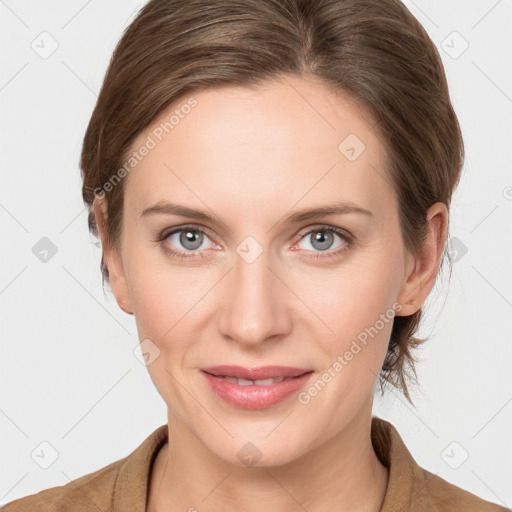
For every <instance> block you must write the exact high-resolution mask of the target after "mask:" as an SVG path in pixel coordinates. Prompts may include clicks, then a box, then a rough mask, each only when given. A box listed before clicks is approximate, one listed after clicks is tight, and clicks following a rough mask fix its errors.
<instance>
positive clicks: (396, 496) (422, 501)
mask: <svg viewBox="0 0 512 512" xmlns="http://www.w3.org/2000/svg"><path fill="white" fill-rule="evenodd" d="M371 436H372V444H373V447H374V450H375V453H376V454H377V456H378V458H379V459H380V461H381V462H382V463H383V464H384V465H385V466H387V467H388V469H389V479H388V488H387V490H386V495H385V496H384V502H383V506H382V510H381V512H426V511H428V512H473V511H475V512H477V511H478V512H510V510H509V509H507V508H505V507H502V506H500V505H498V504H496V503H492V502H490V501H486V500H484V499H482V498H479V497H478V496H476V495H475V494H472V493H470V492H469V491H466V490H464V489H462V488H461V487H457V486H456V485H454V484H452V483H450V482H448V481H446V480H444V479H443V478H441V477H439V476H438V475H437V474H433V473H432V472H430V471H428V470H426V469H425V468H423V467H421V466H420V465H419V464H418V463H417V462H416V460H415V459H414V458H413V456H412V454H411V452H410V451H409V450H408V448H407V446H406V444H405V443H404V441H403V439H402V438H401V437H400V434H399V432H398V430H397V429H396V428H395V427H394V426H393V425H392V424H391V423H390V422H388V421H386V420H384V419H382V418H379V417H377V416H375V417H373V418H372V430H371Z"/></svg>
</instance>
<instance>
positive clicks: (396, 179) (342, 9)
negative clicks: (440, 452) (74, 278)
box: [80, 0, 464, 405]
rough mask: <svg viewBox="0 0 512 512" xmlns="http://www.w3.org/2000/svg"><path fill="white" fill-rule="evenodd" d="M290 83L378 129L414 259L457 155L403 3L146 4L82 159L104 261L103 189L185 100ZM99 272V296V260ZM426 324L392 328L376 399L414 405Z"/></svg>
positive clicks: (113, 70)
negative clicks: (325, 91) (97, 206)
mask: <svg viewBox="0 0 512 512" xmlns="http://www.w3.org/2000/svg"><path fill="white" fill-rule="evenodd" d="M286 75H294V76H298V77H313V78H314V79H316V80H318V81H319V82H320V83H322V84H325V85H327V86H328V87H329V88H330V89H331V90H333V91H337V92H339V93H341V94H343V95H344V97H346V98H350V99H351V100H353V101H355V102H356V104H357V105H358V106H359V107H360V108H361V109H362V111H364V112H365V114H367V115H368V116H369V119H371V120H372V122H374V123H375V125H376V126H377V133H378V136H379V138H380V139H381V140H382V141H383V144H384V147H385V150H386V151H385V153H386V166H385V167H386V172H387V174H388V176H389V177H390V181H391V183H392V185H393V188H394V190H395V191H396V194H397V197H398V203H399V218H400V229H401V233H402V237H403V240H404V245H405V247H406V249H407V250H409V251H410V252H412V253H413V254H417V252H418V250H419V249H420V248H421V247H422V245H423V244H424V242H425V239H426V235H427V233H428V222H427V219H426V213H427V210H428V208H429V207H430V206H431V205H432V204H434V203H436V202H438V201H440V202H443V203H444V204H445V205H446V206H447V208H448V209H449V206H450V201H451V197H452V193H453V191H454V189H455V187H456V186H457V184H458V182H459V179H460V173H461V168H462V165H463V160H464V146H463V140H462V135H461V130H460V127H459V123H458V120H457V117H456V115H455V112H454V109H453V107H452V104H451V101H450V97H449V92H448V85H447V80H446V76H445V73H444V69H443V64H442V61H441V58H440V56H439V53H438V51H437V49H436V47H435V45H434V43H433V42H432V41H431V39H430V38H429V36H428V34H427V32H426V31H425V30H424V28H423V27H422V26H421V24H420V23H419V22H418V21H417V20H416V18H415V17H414V16H413V15H412V14H411V13H410V12H409V11H408V10H407V8H406V7H405V6H404V5H403V4H402V3H401V2H400V1H399V0H215V2H211V1H210V0H151V1H149V2H148V3H147V4H146V5H145V6H143V8H142V9H141V10H140V11H139V12H138V14H137V16H136V18H135V19H134V21H133V22H132V23H131V24H130V25H129V26H128V27H127V28H126V30H125V31H124V32H123V34H122V37H121V39H120V40H119V42H118V44H117V46H116V48H115V50H114V53H113V55H112V58H111V60H110V63H109V66H108V69H107V72H106V75H105V78H104V81H103V84H102V88H101V91H100V94H99V96H98V100H97V103H96V106H95V108H94V111H93V113H92V116H91V119H90V122H89V125H88V127H87V131H86V133H85V137H84V141H83V147H82V154H81V160H80V167H81V171H82V178H83V187H82V195H83V199H84V202H85V204H86V206H87V207H88V210H89V216H88V223H89V230H90V231H91V233H92V234H94V235H95V236H96V237H98V231H97V226H96V223H95V218H94V214H93V211H92V203H93V201H94V198H95V195H96V192H97V191H98V190H101V191H102V195H103V196H104V197H105V198H106V203H107V220H106V225H105V231H106V239H105V240H104V241H103V245H104V249H105V248H107V247H108V248H117V249H119V241H120V234H121V228H122V216H123V190H124V182H125V180H119V178H118V183H116V185H115V186H113V187H106V186H105V188H104V189H103V188H102V187H103V186H104V184H106V183H108V182H109V181H110V182H112V179H113V177H115V176H114V175H115V174H116V171H117V170H119V169H120V168H121V167H122V166H123V162H126V161H127V158H128V155H129V154H130V150H132V148H131V144H132V143H133V141H134V139H135V138H136V136H137V135H138V134H139V133H140V132H142V131H143V130H144V129H145V128H146V127H148V125H150V124H151V122H152V121H153V120H154V119H155V118H156V117H157V116H158V115H159V114H160V113H162V111H163V110H165V109H166V108H169V107H170V106H171V104H174V103H176V102H177V101H178V100H180V99H181V98H183V97H185V96H186V95H188V94H190V93H191V92H192V91H199V90H204V89H206V88H213V87H222V86H244V87H248V88H251V87H257V86H258V85H259V84H262V83H264V82H266V81H268V80H273V79H279V78H282V77H283V76H286ZM448 238H449V233H448ZM445 259H448V261H449V262H450V275H451V264H452V262H451V256H450V253H449V251H447V250H446V244H445V247H444V253H443V257H442V259H441V266H440V268H442V266H443V262H444V260H445ZM101 272H102V276H103V285H105V280H107V281H109V276H108V268H107V267H106V264H105V261H104V257H103V256H102V259H101ZM436 279H437V275H436ZM421 318H422V309H419V310H418V311H417V312H416V313H414V314H412V315H409V316H395V318H394V320H393V327H392V333H391V337H390V341H389V346H388V351H387V354H386V357H385V361H384V364H383V367H382V370H381V372H380V375H379V383H380V385H381V391H382V392H383V389H384V386H387V385H388V384H391V385H392V386H394V387H396V388H398V389H400V390H401V391H402V392H403V393H404V395H405V396H406V398H407V399H408V400H409V402H410V403H411V404H413V402H412V400H411V398H410V395H409V392H408V388H407V383H406V380H408V379H415V380H416V379H417V375H416V371H415V368H414V365H415V363H416V362H417V361H416V360H415V358H414V356H413V354H412V351H413V349H414V348H416V347H418V346H419V345H420V344H422V343H423V342H424V341H426V340H427V339H428V338H423V339H422V338H418V337H415V336H414V335H415V333H416V332H417V330H418V328H419V325H420V321H421ZM413 405H414V404H413Z"/></svg>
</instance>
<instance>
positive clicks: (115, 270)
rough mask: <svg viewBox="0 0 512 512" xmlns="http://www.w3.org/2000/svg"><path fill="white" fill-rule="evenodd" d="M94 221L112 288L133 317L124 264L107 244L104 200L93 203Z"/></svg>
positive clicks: (123, 308)
mask: <svg viewBox="0 0 512 512" xmlns="http://www.w3.org/2000/svg"><path fill="white" fill-rule="evenodd" d="M93 212H94V219H95V222H96V227H97V230H98V235H99V237H100V240H101V247H102V251H103V259H104V261H105V265H106V266H107V269H108V280H109V284H110V288H111V290H112V293H113V294H114V297H115V298H116V301H117V303H118V305H119V307H120V308H121V309H122V310H123V311H124V312H125V313H127V314H129V315H133V311H132V307H131V300H130V293H129V290H128V285H127V282H126V275H125V272H124V267H123V262H122V261H121V257H120V254H119V253H118V251H117V250H116V249H115V248H114V247H111V246H110V244H109V243H108V242H107V232H106V220H107V205H106V201H105V200H104V199H100V198H97V197H96V198H95V199H94V202H93Z"/></svg>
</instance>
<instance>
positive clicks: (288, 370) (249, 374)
mask: <svg viewBox="0 0 512 512" xmlns="http://www.w3.org/2000/svg"><path fill="white" fill-rule="evenodd" d="M201 370H202V371H203V372H206V373H209V374H211V375H217V376H222V377H237V378H239V379H248V380H260V379H275V378H277V377H298V376H300V375H303V374H304V373H307V372H311V371H313V370H312V369H311V368H295V367H292V366H259V367H257V368H247V367H243V366H234V365H221V366H209V367H207V368H201Z"/></svg>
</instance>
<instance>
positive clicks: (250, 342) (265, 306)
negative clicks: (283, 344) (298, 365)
mask: <svg viewBox="0 0 512 512" xmlns="http://www.w3.org/2000/svg"><path fill="white" fill-rule="evenodd" d="M234 261H235V262H234V268H233V270H232V271H231V272H230V273H229V274H228V276H226V277H227V279H225V280H224V281H225V284H224V288H223V295H224V297H225V301H224V302H223V305H224V307H223V308H222V310H221V313H220V316H219V320H218V321H219V325H218V328H219V331H220V334H221V335H222V336H223V337H224V338H225V339H229V340H231V341H233V342H235V343H238V344H241V345H244V346H247V347H257V346H259V345H265V346H266V345H267V343H265V342H266V341H270V340H274V341H276V340H277V339H280V338H282V337H286V335H288V334H289V333H290V332H291V330H292V328H293V316H292V311H291V307H292V297H293V294H292V293H291V291H290V290H289V289H288V288H287V287H286V285H285V284H284V283H283V281H284V282H286V279H285V276H281V275H279V273H278V271H276V270H275V269H274V267H275V265H273V266H272V267H271V265H270V263H271V262H270V261H269V258H268V253H267V252H265V251H264V252H263V253H262V254H261V255H260V256H259V257H258V258H257V259H256V260H255V261H252V262H249V261H246V260H245V259H244V258H243V257H240V256H238V255H237V256H236V257H235V260H234Z"/></svg>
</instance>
